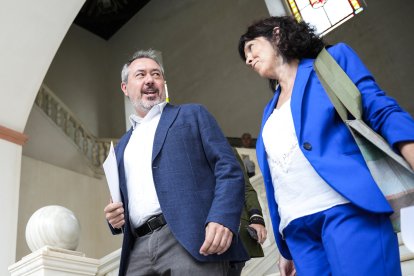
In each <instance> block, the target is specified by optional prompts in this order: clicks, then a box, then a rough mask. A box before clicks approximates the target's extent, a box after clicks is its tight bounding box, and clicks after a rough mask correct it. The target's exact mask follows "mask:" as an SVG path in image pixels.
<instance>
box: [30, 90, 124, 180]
mask: <svg viewBox="0 0 414 276" xmlns="http://www.w3.org/2000/svg"><path fill="white" fill-rule="evenodd" d="M35 104H36V105H37V106H38V107H40V108H41V109H42V110H43V112H44V113H45V114H46V115H47V116H48V117H49V118H50V119H51V120H52V121H53V122H54V123H55V124H56V126H57V127H59V128H60V129H61V130H62V131H63V132H64V133H65V134H66V135H67V136H68V137H69V138H70V139H71V140H72V141H73V142H74V144H75V145H76V147H77V148H78V149H79V150H80V151H81V152H82V153H83V154H84V155H85V156H86V158H87V159H88V160H89V162H90V163H91V165H92V166H91V167H93V168H94V169H95V172H96V173H102V163H103V162H104V160H105V158H106V156H107V155H108V152H109V148H110V145H111V141H114V143H116V142H117V139H110V138H98V137H95V136H94V135H93V134H92V133H91V132H90V131H89V130H88V128H86V127H85V125H84V124H83V123H82V122H81V121H80V120H79V119H78V118H77V117H76V116H75V114H73V112H72V111H71V110H70V109H69V107H67V106H66V105H65V104H64V103H63V102H62V101H61V100H60V99H59V98H58V97H57V96H56V95H55V94H54V93H53V92H52V91H51V90H50V89H49V88H48V87H47V86H46V85H45V84H42V86H41V87H40V90H39V93H38V94H37V96H36V99H35Z"/></svg>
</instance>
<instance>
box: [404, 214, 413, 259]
mask: <svg viewBox="0 0 414 276" xmlns="http://www.w3.org/2000/svg"><path fill="white" fill-rule="evenodd" d="M401 236H402V239H403V241H404V245H405V247H407V248H408V250H410V251H411V252H414V206H410V207H405V208H401Z"/></svg>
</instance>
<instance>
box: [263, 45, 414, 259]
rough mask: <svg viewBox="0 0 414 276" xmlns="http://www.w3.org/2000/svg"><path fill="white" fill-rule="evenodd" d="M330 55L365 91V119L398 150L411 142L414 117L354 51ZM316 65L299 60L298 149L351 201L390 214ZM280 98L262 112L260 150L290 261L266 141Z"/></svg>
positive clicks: (341, 49)
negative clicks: (266, 129) (267, 127)
mask: <svg viewBox="0 0 414 276" xmlns="http://www.w3.org/2000/svg"><path fill="white" fill-rule="evenodd" d="M328 51H329V52H330V54H331V55H332V56H333V57H334V59H335V60H336V61H337V62H338V64H339V65H340V66H341V67H342V68H343V70H344V71H345V72H346V73H347V74H348V76H349V77H350V78H351V80H352V81H353V82H354V83H355V84H356V86H357V87H358V88H359V90H360V91H361V96H362V104H363V112H364V114H363V119H364V121H365V122H367V123H368V125H370V126H371V127H372V128H373V129H374V130H375V131H376V132H377V133H380V134H381V135H382V136H383V137H384V138H385V139H386V140H387V141H388V143H389V144H390V145H392V146H393V147H394V149H396V143H398V142H402V141H413V140H414V121H413V119H412V118H411V116H410V115H409V114H407V113H406V112H405V111H403V110H402V109H401V107H400V106H398V104H397V102H396V101H395V100H394V99H392V98H390V97H387V96H386V95H385V93H384V91H382V90H381V89H380V88H379V86H378V85H377V83H376V82H375V80H374V78H373V76H372V75H371V73H370V72H369V71H368V69H367V68H366V67H365V65H364V64H363V63H362V61H361V60H360V59H359V58H358V56H357V55H356V53H355V52H354V51H353V50H352V49H351V48H350V47H349V46H347V45H346V44H343V43H340V44H337V45H335V46H332V47H330V48H329V49H328ZM313 62H314V59H303V60H301V61H300V63H299V67H298V71H297V74H296V79H295V83H294V87H293V92H292V97H291V109H292V117H293V121H294V126H295V131H296V136H297V138H298V143H299V147H300V149H301V150H302V152H303V154H304V155H305V157H306V158H307V159H308V160H309V162H310V164H311V165H312V167H313V168H314V169H315V170H316V172H317V173H318V174H319V175H320V176H321V177H322V178H323V179H324V180H325V181H326V182H327V183H328V184H329V185H330V186H331V187H332V188H333V189H334V190H336V191H337V192H338V193H340V194H341V195H342V196H344V197H345V198H347V199H348V200H349V201H350V202H352V203H353V204H355V205H356V206H358V207H360V208H362V209H364V210H366V211H369V212H374V213H392V209H391V207H390V205H389V204H388V202H387V200H386V199H385V197H384V196H383V194H382V193H381V191H380V190H379V188H378V186H377V185H376V184H375V182H374V180H373V178H372V177H371V174H370V172H369V170H368V168H367V166H366V164H365V162H364V159H363V157H362V155H361V152H360V150H359V148H358V146H357V145H356V143H355V141H354V139H353V137H352V135H351V134H350V132H349V131H348V129H347V127H346V126H345V124H344V123H343V122H342V121H341V118H340V117H339V116H338V114H337V113H336V111H335V108H334V106H333V105H332V103H331V102H330V100H329V98H328V96H327V94H326V92H325V90H324V88H323V87H322V85H321V83H320V82H319V80H318V77H317V75H316V73H315V71H314V69H313ZM279 94H280V90H279V89H278V90H276V92H275V94H274V96H273V98H272V100H271V101H270V102H269V103H268V104H267V106H266V108H265V110H264V115H263V120H262V126H261V131H260V134H259V137H258V140H257V144H256V149H257V158H258V163H259V166H260V169H261V171H262V174H263V179H264V184H265V187H266V194H267V199H268V204H269V211H270V216H271V220H272V224H273V229H274V233H275V238H276V242H277V245H278V247H279V250H280V252H281V254H282V255H283V256H284V257H285V258H287V259H292V257H291V255H290V252H289V249H288V247H287V245H286V242H285V241H284V240H283V239H282V236H281V235H280V233H279V223H280V217H279V214H278V206H277V203H276V201H275V196H274V188H273V185H277V183H272V178H271V175H270V170H269V164H268V162H267V156H266V151H265V147H264V144H263V138H262V131H263V126H264V125H265V123H266V121H267V119H268V118H269V116H270V115H271V114H272V112H273V110H274V109H275V107H276V104H277V101H278V98H279ZM274 131H277V129H275V130H274ZM305 144H306V146H304V145H305ZM309 145H310V146H309Z"/></svg>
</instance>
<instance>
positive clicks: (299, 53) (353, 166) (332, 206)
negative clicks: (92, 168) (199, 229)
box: [239, 17, 414, 276]
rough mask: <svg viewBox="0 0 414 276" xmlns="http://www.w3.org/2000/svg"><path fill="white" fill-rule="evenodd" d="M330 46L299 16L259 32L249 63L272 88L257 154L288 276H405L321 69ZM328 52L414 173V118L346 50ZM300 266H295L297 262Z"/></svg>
mask: <svg viewBox="0 0 414 276" xmlns="http://www.w3.org/2000/svg"><path fill="white" fill-rule="evenodd" d="M324 47H325V44H324V42H323V41H322V39H320V38H319V37H318V36H317V35H316V34H315V33H314V30H313V29H312V28H310V27H309V26H308V25H307V24H306V23H304V22H301V23H298V22H297V21H296V20H295V19H294V18H292V17H270V18H267V19H264V20H261V21H258V22H256V23H254V24H253V25H251V26H250V27H249V28H248V30H247V32H246V33H245V34H243V35H242V36H241V38H240V41H239V53H240V56H241V57H242V59H243V60H245V61H246V64H247V65H248V66H250V67H251V68H252V69H253V70H254V71H256V72H257V73H258V74H259V75H260V76H261V77H263V78H266V79H268V80H269V82H270V87H271V89H272V91H274V96H273V98H272V99H271V101H270V102H269V103H268V105H267V106H266V108H265V110H264V115H263V122H262V128H261V131H260V134H259V137H258V139H257V144H256V149H257V157H258V161H259V165H260V169H261V171H262V174H263V179H264V184H265V187H266V193H267V198H268V205H269V210H270V216H271V220H272V223H273V228H274V233H275V238H276V242H277V245H278V247H279V251H280V253H281V256H280V260H279V270H280V272H281V275H294V274H295V273H296V272H297V273H298V274H299V275H318V276H320V275H352V276H354V275H401V268H400V260H399V250H398V241H397V237H396V235H395V233H394V232H393V229H392V225H391V222H390V220H389V215H390V214H391V213H392V209H391V207H390V206H389V204H388V202H387V200H386V199H385V197H384V196H383V194H382V193H381V191H380V190H379V188H378V186H377V185H376V183H375V182H374V180H373V178H372V176H371V174H370V172H369V170H368V168H367V166H366V164H365V162H364V160H363V157H362V155H361V152H360V151H359V148H358V146H357V145H356V143H355V141H354V139H353V137H352V135H351V133H350V132H349V131H348V129H347V127H346V125H345V124H344V123H343V122H342V120H341V118H340V117H339V115H338V114H337V112H336V110H335V108H334V106H333V105H332V103H331V102H330V100H329V98H328V96H327V94H326V92H325V90H324V89H323V87H322V85H321V83H320V82H319V80H318V77H317V75H316V73H315V71H314V69H313V62H314V60H315V58H316V56H317V55H318V53H319V52H320V51H321V50H322V49H323V48H324ZM328 52H329V53H330V54H331V55H332V56H333V58H334V59H335V60H336V61H337V62H338V64H339V65H340V66H341V67H342V69H343V70H344V71H345V72H346V73H347V74H348V76H349V77H350V79H351V80H352V81H353V82H354V83H355V85H356V86H357V87H358V89H359V90H360V92H361V97H362V105H363V112H364V114H363V116H364V121H365V122H366V123H368V124H369V125H370V126H371V127H372V128H373V129H374V130H375V131H376V132H377V133H380V134H381V135H382V136H383V137H384V138H385V139H386V140H387V142H388V143H389V144H390V145H391V146H392V147H393V148H394V149H395V150H396V151H398V152H400V153H401V154H402V155H403V157H404V158H405V159H406V160H407V161H408V162H409V164H410V165H411V167H414V120H413V119H412V117H411V116H410V115H409V114H408V113H406V112H405V111H403V110H402V109H401V107H400V106H399V105H398V104H397V103H396V101H395V100H393V99H392V98H390V97H388V96H386V95H385V93H384V91H382V90H381V89H380V88H379V86H378V85H377V83H376V82H375V80H374V78H373V76H372V75H371V73H370V72H369V71H368V69H367V68H366V67H365V66H364V64H363V63H362V61H361V60H360V59H359V58H358V56H357V55H356V53H355V52H354V51H353V50H352V49H351V48H350V47H349V46H347V45H346V44H343V43H339V44H337V45H335V46H332V47H328ZM291 260H293V261H291Z"/></svg>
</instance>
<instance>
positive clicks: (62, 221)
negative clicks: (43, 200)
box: [26, 205, 80, 252]
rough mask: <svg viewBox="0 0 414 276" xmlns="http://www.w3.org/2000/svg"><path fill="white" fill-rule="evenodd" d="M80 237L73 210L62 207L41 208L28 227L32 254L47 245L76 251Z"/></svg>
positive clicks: (28, 243)
mask: <svg viewBox="0 0 414 276" xmlns="http://www.w3.org/2000/svg"><path fill="white" fill-rule="evenodd" d="M79 236H80V225H79V221H78V219H77V218H76V216H75V215H74V214H73V212H72V211H71V210H69V209H67V208H65V207H62V206H57V205H50V206H45V207H43V208H40V209H39V210H37V211H36V212H34V214H33V215H32V216H31V217H30V219H29V222H28V223H27V225H26V242H27V245H28V246H29V248H30V250H31V251H32V252H34V251H36V250H38V249H40V248H42V247H44V246H46V245H48V246H51V247H57V248H62V249H67V250H76V248H77V247H78V244H79Z"/></svg>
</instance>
